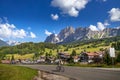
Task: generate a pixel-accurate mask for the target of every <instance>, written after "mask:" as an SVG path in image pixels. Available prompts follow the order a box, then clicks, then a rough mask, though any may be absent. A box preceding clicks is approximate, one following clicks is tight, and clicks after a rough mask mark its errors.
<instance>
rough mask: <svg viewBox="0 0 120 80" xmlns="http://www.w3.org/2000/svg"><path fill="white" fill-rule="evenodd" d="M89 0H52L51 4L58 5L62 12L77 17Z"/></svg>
mask: <svg viewBox="0 0 120 80" xmlns="http://www.w3.org/2000/svg"><path fill="white" fill-rule="evenodd" d="M88 2H89V0H52V2H51V5H52V6H53V7H58V8H59V9H60V10H61V11H62V13H63V14H68V15H69V16H73V17H77V16H78V15H79V12H80V10H82V9H83V8H85V6H86V4H87V3H88Z"/></svg>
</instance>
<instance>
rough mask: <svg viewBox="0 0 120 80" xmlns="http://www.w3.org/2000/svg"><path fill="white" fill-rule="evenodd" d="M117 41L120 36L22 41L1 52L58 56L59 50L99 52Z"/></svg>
mask: <svg viewBox="0 0 120 80" xmlns="http://www.w3.org/2000/svg"><path fill="white" fill-rule="evenodd" d="M115 42H118V44H119V42H120V37H111V38H103V39H94V40H93V39H92V40H86V41H75V42H72V43H69V44H52V43H33V42H29V43H22V44H20V45H16V46H8V47H1V48H0V54H3V53H4V54H19V55H25V54H33V53H34V55H36V56H39V55H46V54H48V55H53V56H56V54H57V53H58V52H68V53H69V54H71V53H72V51H73V50H75V51H76V53H77V54H80V53H81V51H84V50H86V51H87V52H97V51H101V50H104V49H106V48H109V47H110V46H111V45H113V46H114V43H115Z"/></svg>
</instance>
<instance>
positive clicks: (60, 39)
mask: <svg viewBox="0 0 120 80" xmlns="http://www.w3.org/2000/svg"><path fill="white" fill-rule="evenodd" d="M115 36H120V28H105V29H104V30H99V31H92V30H91V29H90V28H86V27H78V28H76V29H74V28H73V27H71V26H70V27H66V28H64V29H62V30H61V31H60V32H59V33H58V34H57V35H55V33H53V34H51V35H50V36H48V37H47V38H46V40H45V42H50V43H69V42H73V41H77V40H79V41H82V40H90V39H101V38H109V37H115Z"/></svg>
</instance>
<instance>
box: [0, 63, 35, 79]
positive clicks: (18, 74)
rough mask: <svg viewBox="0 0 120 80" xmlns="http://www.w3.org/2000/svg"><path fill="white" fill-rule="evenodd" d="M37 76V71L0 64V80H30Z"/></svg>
mask: <svg viewBox="0 0 120 80" xmlns="http://www.w3.org/2000/svg"><path fill="white" fill-rule="evenodd" d="M35 75H37V70H34V69H30V68H26V67H21V66H14V65H7V64H0V80H32V79H33V78H34V76H35Z"/></svg>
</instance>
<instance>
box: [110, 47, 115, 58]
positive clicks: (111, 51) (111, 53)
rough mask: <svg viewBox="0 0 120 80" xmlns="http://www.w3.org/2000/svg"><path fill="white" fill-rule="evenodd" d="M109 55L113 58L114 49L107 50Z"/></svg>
mask: <svg viewBox="0 0 120 80" xmlns="http://www.w3.org/2000/svg"><path fill="white" fill-rule="evenodd" d="M109 54H110V57H115V49H114V48H110V49H109Z"/></svg>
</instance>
